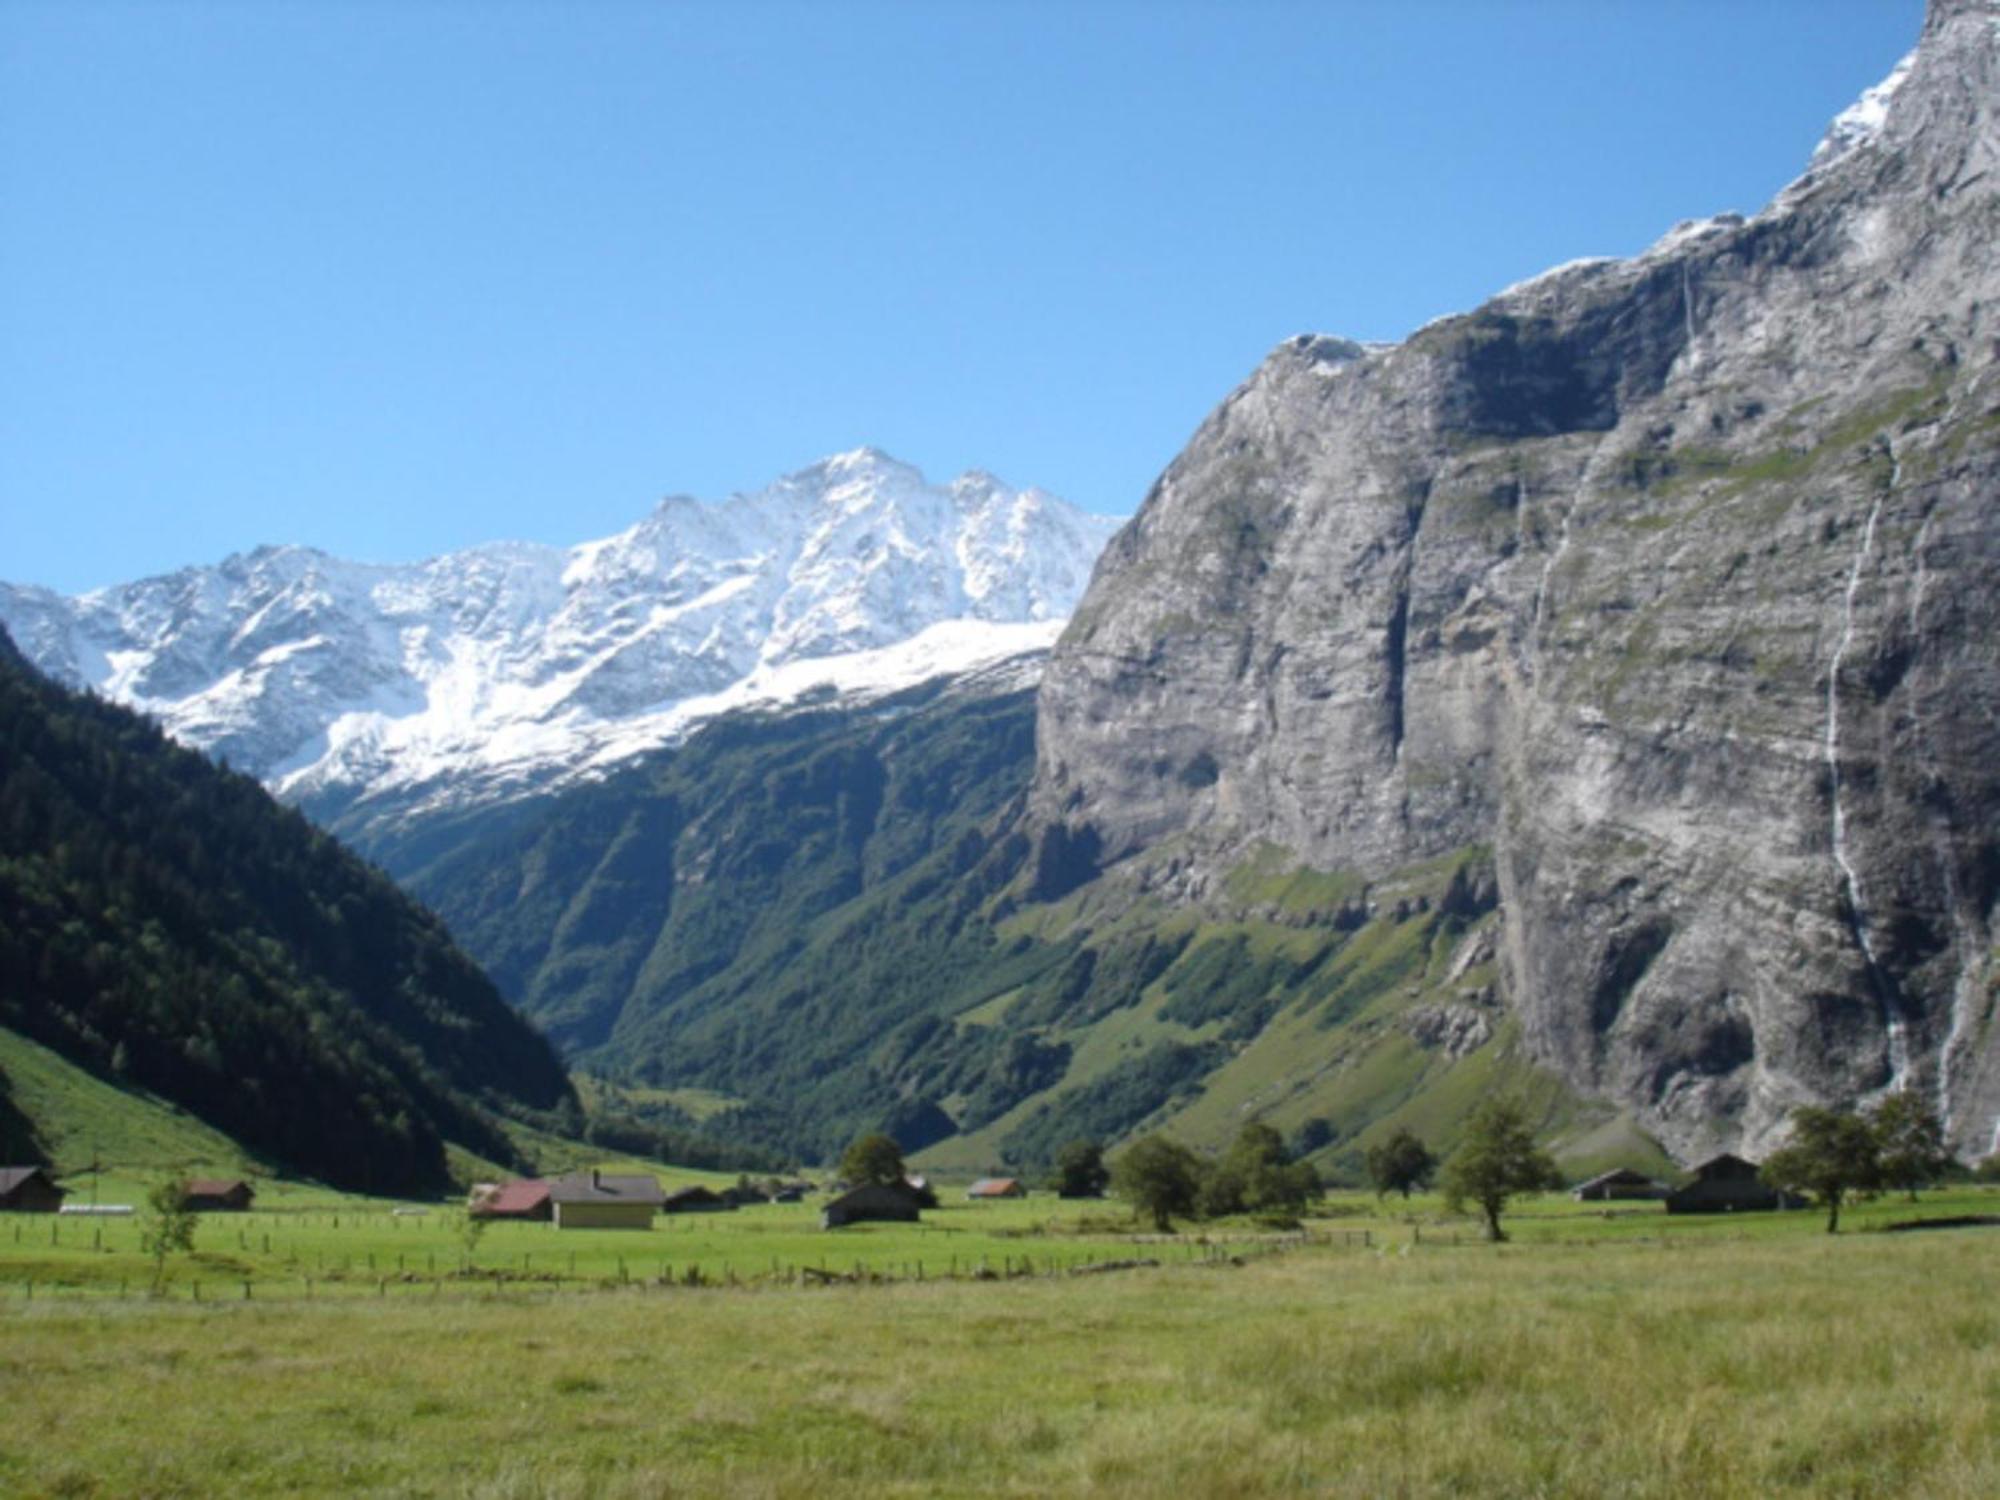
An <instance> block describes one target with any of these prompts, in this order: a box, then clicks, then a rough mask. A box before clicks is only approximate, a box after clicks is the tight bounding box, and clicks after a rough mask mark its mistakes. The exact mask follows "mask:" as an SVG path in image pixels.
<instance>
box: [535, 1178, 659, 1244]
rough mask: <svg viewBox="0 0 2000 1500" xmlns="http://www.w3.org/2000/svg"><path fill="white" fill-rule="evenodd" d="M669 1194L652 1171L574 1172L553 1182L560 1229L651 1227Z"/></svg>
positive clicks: (551, 1192)
mask: <svg viewBox="0 0 2000 1500" xmlns="http://www.w3.org/2000/svg"><path fill="white" fill-rule="evenodd" d="M665 1198H666V1195H665V1194H664V1193H662V1192H661V1191H660V1182H659V1179H658V1178H657V1177H654V1176H653V1175H652V1174H651V1173H649V1172H634V1173H614V1172H600V1171H598V1170H597V1169H596V1168H595V1167H593V1168H591V1169H590V1170H589V1171H588V1172H571V1173H570V1174H568V1175H567V1176H564V1177H558V1178H555V1179H554V1180H553V1181H551V1182H550V1183H549V1203H550V1204H551V1206H552V1208H553V1211H554V1217H555V1224H556V1228H558V1229H651V1228H652V1227H653V1215H654V1214H656V1213H657V1212H659V1209H660V1205H661V1203H662V1202H664V1201H665Z"/></svg>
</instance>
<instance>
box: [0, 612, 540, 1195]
mask: <svg viewBox="0 0 2000 1500" xmlns="http://www.w3.org/2000/svg"><path fill="white" fill-rule="evenodd" d="M0 1025H4V1026H7V1027H9V1028H12V1029H14V1030H16V1031H19V1032H21V1033H23V1034H25V1035H27V1036H30V1037H33V1038H34V1039H35V1040H37V1041H39V1042H41V1043H42V1044H43V1045H45V1046H48V1047H50V1048H52V1049H54V1050H56V1051H57V1052H59V1053H61V1054H62V1055H63V1056H65V1057H68V1058H70V1059H72V1060H73V1061H76V1062H78V1063H81V1064H82V1065H84V1066H85V1067H87V1068H89V1069H90V1070H91V1071H93V1072H95V1073H98V1074H99V1075H101V1076H104V1077H106V1078H108V1079H111V1080H113V1081H122V1082H126V1083H129V1084H131V1085H134V1086H137V1087H142V1088H145V1089H148V1090H151V1091H152V1092H153V1093H156V1094H158V1095H160V1096H161V1097H163V1098H166V1099H168V1100H171V1101H173V1102H175V1103H177V1104H179V1105H181V1106H182V1107H183V1108H185V1109H187V1110H189V1111H190V1112H191V1113H193V1114H195V1115H197V1116H199V1117H200V1118H201V1119H203V1120H205V1121H207V1122H208V1123H210V1124H212V1125H214V1126H216V1127H217V1128H218V1129H221V1130H223V1131H225V1132H227V1133H228V1134H230V1135H231V1136H234V1137H235V1138H236V1139H238V1140H240V1141H241V1142H243V1143H244V1145H245V1146H246V1147H248V1148H250V1149H251V1150H253V1151H255V1152H257V1153H258V1154H260V1155H262V1156H264V1157H266V1158H268V1159H270V1160H273V1161H275V1162H278V1163H280V1164H282V1165H283V1166H285V1167H287V1168H289V1169H295V1170H297V1171H300V1172H302V1173H306V1174H310V1175H313V1176H316V1177H320V1178H322V1179H324V1180H326V1181H328V1182H330V1183H334V1184H337V1185H340V1186H344V1187H352V1188H359V1189H364V1190H372V1191H378V1192H409V1191H418V1190H424V1189H434V1188H437V1187H440V1186H442V1185H443V1184H444V1183H445V1181H446V1171H445V1156H444V1144H445V1142H446V1141H451V1142H454V1143H457V1144H459V1145H462V1146H465V1147H468V1148H470V1149H472V1150H474V1151H476V1152H477V1153H479V1154H481V1155H483V1156H486V1157H488V1158H490V1159H494V1160H499V1161H508V1160H512V1159H513V1157H514V1154H515V1153H514V1150H513V1148H512V1146H511V1145H510V1144H509V1143H508V1141H507V1138H506V1137H505V1135H504V1134H503V1133H502V1132H501V1131H500V1130H499V1129H498V1128H497V1126H496V1125H495V1124H494V1122H493V1120H492V1118H491V1112H492V1111H495V1110H500V1111H519V1110H523V1109H556V1108H561V1107H563V1106H564V1105H565V1104H566V1103H569V1102H571V1101H572V1099H573V1096H572V1094H571V1091H570V1087H569V1084H568V1081H567V1079H566V1077H565V1075H564V1072H563V1069H562V1067H561V1065H560V1064H559V1063H558V1061H557V1060H556V1057H555V1054H554V1052H553V1051H552V1050H551V1048H550V1047H549V1045H548V1044H547V1042H546V1041H544V1040H543V1038H542V1037H540V1036H539V1035H537V1034H536V1033H535V1032H534V1030H533V1029H532V1028H531V1027H529V1026H528V1025H526V1024H525V1023H523V1022H522V1021H521V1020H520V1018H519V1017H518V1016H517V1015H516V1014H515V1013H514V1012H513V1011H512V1010H511V1009H510V1008H509V1007H508V1006H507V1004H506V1002H505V1001H503V1000H502V999H501V998H500V996H499V995H498V994H497V993H496V992H495V991H494V989H493V987H492V985H491V984H490V983H488V981H487V980H486V979H485V977H484V976H483V975H482V974H481V973H480V972H479V970H478V969H477V968H476V967H475V966H474V965H473V964H472V963H471V962H470V961H469V960H468V959H467V958H466V957H465V956H464V955H463V954H462V953H460V952H459V951H458V949H457V948H455V947H454V946H453V945H452V942H451V939H450V938H449V936H448V935H447V934H446V932H445V930H444V929H443V927H442V926H441V925H440V924H439V923H438V922H437V920H436V919H435V918H433V917H432V916H431V915H430V914H429V913H427V912H425V911H424V910H423V909H422V908H420V907H418V906H417V905H416V904H415V903H414V902H412V901H410V900H409V899H408V898H407V897H405V896H404V895H403V894H402V893H401V892H400V891H398V890H397V889H396V887H395V886H394V885H392V884H391V883H390V882H389V881H388V880H387V879H386V878H384V877H383V876H382V875H381V874H379V873H378V872H376V871H375V870H373V869H371V868H369V867H368V866H367V865H365V864H363V863H362V862H361V861H359V860H357V859H356V858H354V856H352V855H351V854H349V853H348V852H347V851H346V850H344V849H343V848H341V847H340V845H338V844H337V843H335V842H334V841H333V840H332V839H331V838H328V837H327V836H326V835H324V834H322V833H319V832H317V831H316V830H314V829H313V828H312V827H311V825H309V824H308V823H307V822H306V821H305V819H304V818H303V817H301V816H299V815H298V814H297V813H295V812H293V811H291V810H289V809H286V808H282V807H280V806H278V805H277V804H276V803H275V802H273V801H272V800H271V798H270V796H269V795H268V794H267V793H265V792H264V790H263V789H262V788H261V787H259V786H258V785H257V784H256V783H255V782H254V781H251V780H250V779H249V778H247V777H244V776H239V775H235V774H232V773H230V772H228V771H226V770H219V769H218V768H217V767H215V766H214V765H213V764H212V763H210V762H209V761H208V760H207V759H206V758H204V757H203V756H200V755H198V754H195V753H194V752H192V751H188V750H184V749H181V748H179V747H177V746H175V745H173V744H171V743H170V742H169V741H168V740H167V739H166V738H165V737H164V736H163V735H162V734H161V733H160V732H159V731H158V730H157V729H155V728H154V727H153V726H152V725H150V724H148V723H147V722H145V721H144V720H142V719H140V718H139V717H137V716H136V715H134V714H132V713H130V712H128V711H127V710H124V709H121V708H116V707H113V706H111V705H109V704H107V703H104V702H101V701H98V700H96V699H93V698H89V697H84V696H79V695H77V694H74V693H71V692H68V691H66V690H64V689H62V688H59V687H57V686H55V685H54V684H52V683H50V682H48V681H47V680H46V679H44V678H42V677H41V676H39V675H38V674H37V673H35V672H34V670H33V669H32V668H30V667H29V666H28V665H27V664H26V663H25V662H24V661H23V660H22V659H21V657H20V656H19V654H18V653H17V652H16V651H15V649H14V647H13V644H12V642H11V641H8V640H6V639H5V637H4V636H0Z"/></svg>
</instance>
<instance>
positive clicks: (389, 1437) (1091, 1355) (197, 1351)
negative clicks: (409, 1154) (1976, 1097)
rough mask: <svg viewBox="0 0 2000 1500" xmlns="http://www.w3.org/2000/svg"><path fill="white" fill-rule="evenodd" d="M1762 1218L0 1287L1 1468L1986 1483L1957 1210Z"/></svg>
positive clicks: (690, 1477)
mask: <svg viewBox="0 0 2000 1500" xmlns="http://www.w3.org/2000/svg"><path fill="white" fill-rule="evenodd" d="M1566 1222H1575V1223H1579V1224H1582V1223H1586V1222H1588V1221H1587V1220H1585V1219H1584V1218H1582V1217H1580V1216H1575V1217H1572V1218H1571V1219H1569V1220H1567V1221H1566ZM1764 1222H1765V1223H1768V1224H1769V1225H1771V1226H1772V1231H1773V1232H1772V1233H1770V1234H1769V1235H1763V1236H1759V1237H1755V1238H1742V1237H1740V1229H1739V1226H1736V1225H1730V1226H1723V1227H1720V1228H1719V1229H1717V1230H1715V1231H1713V1232H1707V1233H1703V1234H1696V1235H1689V1236H1686V1237H1676V1238H1675V1239H1674V1240H1673V1241H1672V1242H1671V1244H1668V1243H1663V1242H1661V1241H1659V1240H1657V1239H1650V1238H1649V1239H1643V1240H1642V1239H1628V1240H1626V1241H1624V1242H1622V1243H1599V1244H1585V1243H1575V1242H1564V1241H1560V1240H1551V1241H1549V1242H1547V1243H1541V1244H1525V1243H1524V1244H1517V1245H1515V1246H1511V1247H1506V1248H1503V1249H1500V1250H1498V1251H1495V1250H1492V1249H1489V1248H1487V1247H1483V1246H1480V1247H1473V1246H1470V1245H1466V1246H1461V1247H1459V1248H1451V1247H1449V1246H1439V1245H1437V1244H1436V1243H1435V1241H1434V1240H1432V1241H1429V1242H1427V1243H1426V1244H1425V1245H1424V1246H1423V1247H1421V1248H1418V1249H1416V1250H1415V1252H1414V1253H1405V1252H1401V1251H1396V1250H1392V1251H1390V1252H1389V1253H1381V1252H1380V1250H1379V1249H1377V1250H1371V1249H1362V1248H1359V1247H1354V1248H1348V1249H1341V1248H1329V1249H1322V1250H1314V1251H1309V1252H1304V1253H1299V1254H1294V1255H1290V1256H1284V1257H1279V1258H1275V1259H1269V1260H1262V1261H1252V1262H1251V1263H1250V1264H1249V1265H1247V1266H1244V1267H1241V1268H1234V1267H1230V1266H1228V1265H1226V1264H1224V1265H1221V1266H1214V1267H1211V1266H1201V1265H1191V1266H1174V1267H1169V1268H1167V1269H1164V1270H1160V1271H1151V1272H1135V1273H1130V1274H1124V1275H1111V1276H1097V1277H1089V1278H1081V1279H1067V1278H1064V1279H1050V1278H1038V1279H1033V1280H1028V1281H1014V1282H1008V1283H1005V1284H1000V1285H986V1284H980V1283H974V1282H965V1281H957V1282H936V1281H933V1282H930V1283H928V1284H925V1285H921V1286H919V1285H907V1284H906V1285H899V1286H894V1287H873V1288H870V1287H857V1288H850V1289H843V1290H839V1291H831V1292H814V1291H793V1290H761V1291H743V1292H729V1291H720V1292H709V1293H689V1292H685V1291H680V1290H674V1291H639V1290H628V1291H625V1292H622V1293H620V1292H605V1293H600V1294H596V1295H574V1296H557V1297H549V1296H545V1295H534V1294H522V1293H515V1294H510V1295H506V1296H490V1295H480V1296H477V1297H471V1298H460V1299H453V1298H449V1297H447V1298H445V1299H442V1300H441V1301H432V1300H430V1299H429V1298H427V1297H425V1298H412V1297H404V1298H400V1299H399V1298H398V1297H396V1296H391V1297H389V1298H386V1299H381V1298H377V1297H375V1296H373V1295H365V1296H353V1297H349V1298H345V1299H333V1300H320V1301H316V1302H314V1303H312V1304H306V1303H302V1302H299V1301H291V1302H286V1303H267V1302H263V1301H257V1302H252V1303H250V1304H244V1303H242V1302H240V1301H238V1302H235V1303H215V1302H211V1303H207V1304H204V1305H202V1306H200V1307H192V1306H189V1305H187V1304H186V1303H185V1302H173V1303H168V1304H150V1305H149V1304H146V1303H143V1302H136V1301H135V1302H130V1303H122V1304H121V1303H104V1302H101V1301H98V1302H93V1303H90V1304H88V1305H84V1304H78V1303H75V1302H63V1301H59V1300H50V1299H47V1298H42V1299H38V1300H37V1301H35V1302H33V1303H26V1302H24V1301H22V1300H21V1298H20V1297H19V1296H18V1295H13V1296H9V1297H8V1298H7V1299H6V1300H5V1303H4V1305H0V1324H4V1329H5V1339H4V1343H5V1349H6V1354H5V1368H6V1371H7V1373H8V1375H9V1376H10V1377H11V1378H10V1381H9V1388H10V1391H11V1392H12V1393H13V1394H12V1396H11V1398H10V1399H11V1401H12V1407H11V1411H10V1414H11V1415H12V1416H13V1417H14V1419H15V1420H13V1421H11V1422H10V1423H9V1424H8V1428H7V1431H6V1433H5V1434H4V1435H0V1489H4V1490H6V1491H7V1492H9V1493H17V1494H24V1495H34V1494H65V1495H93V1494H106V1495H108V1494H132V1493H151V1494H161V1495H170V1494H207V1493H216V1492H220V1491H226V1492H228V1493H232V1494H244V1495H257V1494H279V1493H284V1494H349V1493H357V1492H366V1493H372V1494H394V1495H416V1494H453V1495H468V1496H491V1497H507V1496H522V1497H525V1496H530V1495H533V1496H583V1495H592V1496H606V1497H610V1500H620V1497H637V1496H642V1495H655V1494H662V1493H681V1492H688V1493H699V1494H712V1495H745V1496H748V1495H757V1496H791V1495H798V1496H807V1495H810V1496H813V1497H815V1500H819V1497H824V1496H828V1495H864V1494H865V1495H925V1496H930V1495H985V1494H1057V1495H1062V1494H1086V1493H1088V1494H1101V1495H1114V1496H1117V1495H1125V1496H1141V1495H1144V1496H1151V1495H1158V1494H1163V1493H1175V1494H1183V1495H1188V1496H1205V1495H1218V1496H1219V1495H1231V1496H1255V1495H1277V1494H1296V1493H1344V1494H1396V1495H1404V1496H1412V1497H1423V1496H1448V1495H1466V1494H1479V1495H1487V1496H1495V1497H1508V1496H1523V1497H1525V1496H1538V1497H1551V1496H1593V1497H1596V1496H1603V1495H1619V1496H1625V1497H1631V1500H1651V1497H1660V1500H1666V1497H1672V1500H1685V1497H1690V1496H1726V1497H1745V1500H1748V1497H1767V1496H1854V1495H1881V1494H1923V1495H1927V1496H1936V1497H1941V1500H1956V1497H1972V1496H1984V1495H1988V1494H1992V1493H1994V1492H1995V1491H1996V1489H2000V1430H1996V1425H1995V1422H1994V1418H1993V1408H1992V1403H1991V1399H1990V1398H1991V1393H1992V1391H1993V1390H1994V1388H1995V1387H1996V1384H2000V1314H1996V1312H1995V1311H1994V1309H1993V1307H1992V1305H1991V1299H1990V1297H1989V1296H1987V1295H1986V1293H1987V1290H1988V1285H1989V1283H1990V1279H1991V1278H1990V1268H1991V1257H1992V1251H1993V1244H1992V1233H1991V1231H1977V1230H1975V1231H1961V1232H1943V1233H1935V1234H1929V1235H1911V1236H1885V1235H1869V1234H1851V1235H1843V1236H1840V1237H1839V1238H1837V1239H1832V1240H1829V1239H1827V1238H1826V1237H1825V1236H1823V1235H1819V1234H1817V1233H1815V1232H1813V1228H1812V1226H1811V1224H1810V1223H1806V1222H1802V1221H1801V1220H1800V1219H1799V1218H1798V1217H1796V1216H1793V1217H1791V1218H1789V1219H1787V1218H1786V1217H1785V1216H1770V1217H1768V1218H1767V1219H1766V1220H1765V1221H1764ZM407 1232H409V1231H408V1229H407V1228H406V1229H404V1230H400V1231H392V1233H407ZM695 1232H696V1231H690V1233H691V1234H692V1233H695ZM704 1232H705V1231H704ZM575 1238H577V1239H578V1240H579V1241H581V1240H584V1239H587V1238H591V1237H585V1236H577V1237H575ZM654 1238H655V1240H666V1239H669V1238H672V1236H669V1235H656V1236H654ZM825 1238H826V1239H829V1240H835V1239H842V1240H843V1242H845V1241H844V1239H843V1237H836V1236H827V1237H825ZM491 1244H492V1242H489V1246H490V1245H491ZM482 1253H489V1251H482ZM1833 1309H1837V1310H1838V1315H1837V1316H1830V1315H1829V1312H1830V1310H1833Z"/></svg>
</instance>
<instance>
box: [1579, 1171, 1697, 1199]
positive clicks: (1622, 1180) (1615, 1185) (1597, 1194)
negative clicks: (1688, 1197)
mask: <svg viewBox="0 0 2000 1500" xmlns="http://www.w3.org/2000/svg"><path fill="white" fill-rule="evenodd" d="M1672 1191H1673V1189H1671V1188H1669V1187H1668V1186H1667V1185H1666V1184H1665V1183H1664V1182H1655V1181H1654V1180H1653V1179H1652V1178H1650V1177H1648V1176H1647V1175H1646V1174H1645V1173H1644V1172H1635V1171H1633V1170H1632V1169H1631V1168H1630V1167H1614V1168H1612V1169H1611V1170H1610V1171H1609V1172H1600V1173H1599V1174H1598V1175H1597V1176H1595V1177H1593V1178H1591V1179H1590V1181H1588V1182H1579V1183H1578V1184H1577V1185H1576V1186H1575V1187H1573V1188H1571V1189H1570V1190H1569V1195H1570V1197H1572V1198H1574V1199H1576V1201H1577V1202H1579V1203H1616V1202H1626V1201H1631V1200H1635V1199H1651V1200H1655V1201H1657V1200H1658V1199H1661V1198H1664V1197H1666V1196H1667V1194H1668V1193H1670V1192H1672Z"/></svg>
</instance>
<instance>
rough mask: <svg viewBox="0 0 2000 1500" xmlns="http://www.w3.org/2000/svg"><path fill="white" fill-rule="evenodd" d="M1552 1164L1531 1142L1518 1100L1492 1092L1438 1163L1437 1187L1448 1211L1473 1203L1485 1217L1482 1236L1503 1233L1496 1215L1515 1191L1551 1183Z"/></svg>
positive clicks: (1553, 1180) (1540, 1188) (1531, 1132)
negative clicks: (1460, 1138) (1439, 1177)
mask: <svg viewBox="0 0 2000 1500" xmlns="http://www.w3.org/2000/svg"><path fill="white" fill-rule="evenodd" d="M1560 1182H1561V1178H1559V1177H1558V1176H1557V1175H1556V1165H1555V1163H1554V1162H1553V1161H1551V1160H1550V1159H1549V1157H1548V1154H1547V1153H1546V1152H1544V1151H1543V1150H1542V1149H1541V1148H1540V1147H1539V1146H1537V1145H1536V1144H1535V1132H1534V1130H1533V1129H1532V1128H1531V1127H1530V1126H1529V1124H1528V1115H1527V1111H1526V1110H1525V1109H1523V1108H1522V1106H1521V1104H1520V1102H1519V1101H1518V1100H1514V1099H1509V1098H1506V1097H1504V1096H1496V1097H1494V1098H1491V1099H1489V1100H1487V1101H1486V1102H1485V1103H1484V1104H1482V1105H1480V1106H1479V1108H1478V1109H1476V1110H1474V1111H1473V1113H1472V1118H1471V1119H1470V1120H1468V1121H1467V1122H1466V1128H1465V1139H1464V1140H1463V1141H1462V1142H1460V1143H1459V1147H1458V1149H1457V1150H1456V1151H1454V1152H1452V1154H1451V1159H1450V1160H1449V1161H1447V1162H1446V1163H1445V1164H1444V1175H1443V1178H1442V1181H1441V1182H1440V1184H1439V1185H1440V1186H1441V1187H1442V1188H1443V1189H1444V1196H1445V1202H1446V1204H1447V1205H1448V1206H1449V1207H1450V1208H1451V1210H1452V1211H1453V1212H1454V1213H1457V1212H1459V1211H1461V1210H1462V1209H1463V1208H1464V1207H1465V1205H1466V1204H1467V1203H1472V1204H1476V1205H1477V1206H1478V1208H1479V1212H1480V1214H1481V1216H1482V1217H1483V1218H1484V1219H1485V1220H1486V1238H1487V1239H1489V1240H1492V1241H1494V1242H1496V1243H1497V1242H1499V1241H1501V1240H1504V1239H1506V1238H1507V1236H1506V1234H1505V1233H1504V1232H1502V1230H1501V1228H1500V1214H1501V1211H1502V1210H1503V1209H1505V1208H1506V1206H1507V1200H1508V1199H1509V1198H1512V1197H1513V1196H1514V1195H1515V1194H1516V1193H1539V1192H1542V1191H1544V1190H1545V1189H1548V1188H1552V1187H1556V1186H1558V1185H1559V1184H1560Z"/></svg>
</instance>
